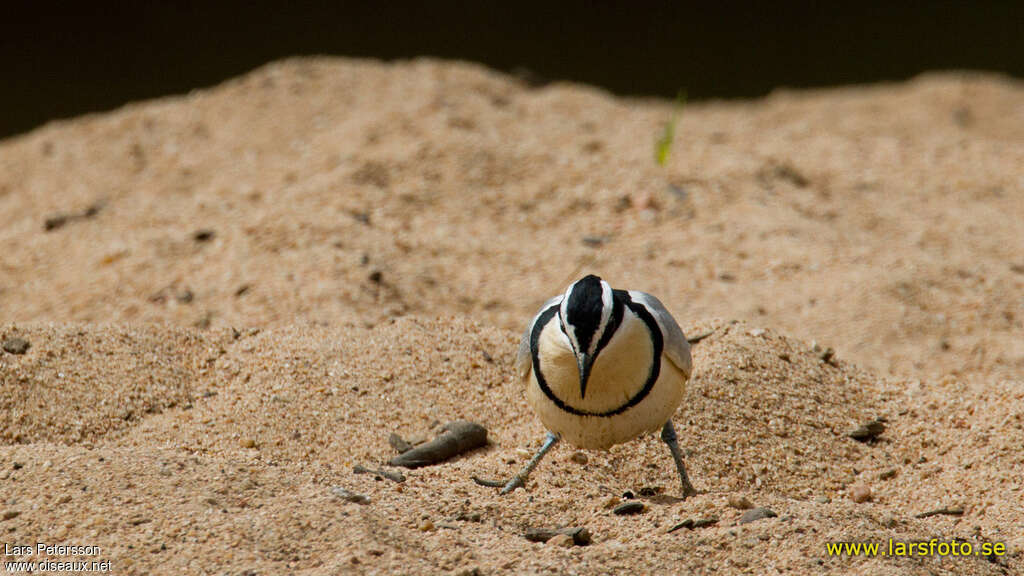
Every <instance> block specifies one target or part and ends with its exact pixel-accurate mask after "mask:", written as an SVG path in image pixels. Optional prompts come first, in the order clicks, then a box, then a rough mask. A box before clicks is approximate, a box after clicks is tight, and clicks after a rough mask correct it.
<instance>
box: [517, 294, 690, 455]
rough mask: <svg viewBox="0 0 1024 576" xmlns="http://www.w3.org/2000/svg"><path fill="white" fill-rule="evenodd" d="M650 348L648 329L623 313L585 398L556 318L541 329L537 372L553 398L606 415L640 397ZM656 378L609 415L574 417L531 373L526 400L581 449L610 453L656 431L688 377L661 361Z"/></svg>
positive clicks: (548, 424)
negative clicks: (646, 390) (643, 392)
mask: <svg viewBox="0 0 1024 576" xmlns="http://www.w3.org/2000/svg"><path fill="white" fill-rule="evenodd" d="M653 352H654V349H653V344H652V342H651V337H650V333H649V331H648V328H647V325H646V324H645V323H644V322H643V321H642V320H640V319H639V318H637V317H636V316H635V315H634V314H632V313H631V312H630V311H629V310H626V311H625V313H624V314H623V320H622V324H620V326H619V328H618V330H616V332H615V335H614V336H613V337H612V339H611V340H610V341H609V343H608V345H607V346H606V347H605V348H604V350H603V351H602V352H601V354H600V355H599V356H598V358H597V360H596V361H595V363H594V368H593V370H592V372H591V375H590V380H589V382H588V383H587V395H586V397H585V398H583V397H581V396H580V385H579V369H578V368H577V363H576V358H575V356H574V355H573V352H572V349H571V348H570V347H569V344H568V340H567V339H566V338H565V335H564V334H562V333H561V330H560V329H559V327H558V319H557V317H554V318H552V320H551V321H549V322H548V323H547V325H546V326H545V327H544V328H543V330H542V332H541V334H540V338H539V341H538V356H539V358H540V371H541V373H542V374H543V376H544V379H545V381H546V383H547V385H548V388H549V389H550V390H551V392H552V394H554V395H555V396H556V397H557V398H559V399H560V400H561V401H562V402H563V403H564V404H565V405H567V406H569V407H571V408H572V409H576V410H578V411H582V412H587V413H596V414H601V413H607V412H611V411H614V410H615V409H617V408H619V407H621V406H623V405H625V404H626V403H628V402H629V401H630V399H631V398H633V397H634V396H636V395H637V394H639V393H640V391H641V390H642V389H643V387H644V385H645V383H646V382H647V379H648V376H649V374H650V370H651V364H652V362H653V361H654V359H653V357H652V356H653ZM659 361H660V362H661V367H660V375H659V377H658V380H657V381H656V382H655V384H654V387H653V388H652V389H651V390H650V392H649V393H648V395H647V396H646V397H645V398H644V399H643V400H641V401H640V402H639V403H638V404H636V405H634V406H632V407H630V408H628V409H627V410H625V411H623V412H621V413H618V414H614V415H608V416H592V415H578V414H572V413H570V412H567V411H565V410H563V409H562V408H560V407H559V406H558V405H557V403H556V402H554V401H553V400H551V399H550V398H549V397H548V396H547V394H545V393H544V391H543V390H542V389H541V388H540V385H539V382H538V380H537V378H536V374H534V371H533V370H532V369H531V370H530V372H529V374H528V375H527V390H526V398H527V401H528V402H529V404H530V406H531V407H532V408H533V409H534V411H536V412H537V414H538V416H540V418H541V421H542V422H543V423H544V425H545V426H546V427H547V428H548V429H549V430H551V431H552V432H555V433H556V434H559V435H561V436H562V438H563V439H564V440H566V441H568V442H570V443H571V444H574V445H576V446H579V447H581V448H608V447H610V446H612V445H614V444H619V443H622V442H626V441H627V440H631V439H632V438H635V437H636V436H638V435H640V434H642V433H644V432H648V431H653V430H657V429H659V428H660V427H661V426H662V425H663V424H664V423H665V422H666V421H667V420H668V419H669V418H671V417H672V414H673V413H675V410H676V408H677V407H678V406H679V403H680V402H681V401H682V397H683V388H684V384H685V382H686V378H685V376H684V375H683V373H682V372H680V371H679V370H678V369H677V368H676V367H675V366H674V365H673V364H672V363H671V362H669V361H667V359H665V358H660V359H659Z"/></svg>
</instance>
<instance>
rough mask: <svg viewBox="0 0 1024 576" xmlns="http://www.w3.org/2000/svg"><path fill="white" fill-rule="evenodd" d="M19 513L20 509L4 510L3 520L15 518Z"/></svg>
mask: <svg viewBox="0 0 1024 576" xmlns="http://www.w3.org/2000/svg"><path fill="white" fill-rule="evenodd" d="M20 515H21V511H19V510H4V513H3V519H4V520H10V519H12V518H17V517H18V516H20Z"/></svg>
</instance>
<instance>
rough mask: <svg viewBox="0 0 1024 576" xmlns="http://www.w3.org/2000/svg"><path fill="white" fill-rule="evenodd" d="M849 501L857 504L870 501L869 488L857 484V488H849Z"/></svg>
mask: <svg viewBox="0 0 1024 576" xmlns="http://www.w3.org/2000/svg"><path fill="white" fill-rule="evenodd" d="M850 500H853V501H854V502H856V503H858V504H860V503H862V502H867V501H868V500H871V488H869V487H867V486H864V485H863V484H858V485H857V486H854V487H852V488H850Z"/></svg>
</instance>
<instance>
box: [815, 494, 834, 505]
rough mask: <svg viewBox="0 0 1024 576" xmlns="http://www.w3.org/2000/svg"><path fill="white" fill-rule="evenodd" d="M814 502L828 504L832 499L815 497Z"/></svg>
mask: <svg viewBox="0 0 1024 576" xmlns="http://www.w3.org/2000/svg"><path fill="white" fill-rule="evenodd" d="M814 501H815V502H817V503H818V504H828V503H829V502H831V501H832V499H831V498H829V497H828V496H815V497H814Z"/></svg>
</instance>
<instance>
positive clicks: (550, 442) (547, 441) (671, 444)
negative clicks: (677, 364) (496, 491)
mask: <svg viewBox="0 0 1024 576" xmlns="http://www.w3.org/2000/svg"><path fill="white" fill-rule="evenodd" d="M661 439H662V440H664V441H665V444H668V449H669V450H671V451H672V460H674V461H675V463H676V470H677V471H678V472H679V480H680V482H681V483H682V487H683V498H687V497H689V496H694V495H696V494H697V490H695V489H694V487H693V484H690V477H689V476H687V474H686V463H685V462H683V451H682V450H681V449H680V448H679V439H678V438H677V436H676V429H675V428H674V427H673V426H672V421H671V420H669V421H668V422H665V426H664V427H662V429H661ZM555 444H558V435H557V434H554V433H552V432H548V435H547V436H546V437H545V438H544V444H543V445H541V447H540V450H538V451H537V453H536V454H534V455H533V458H530V461H529V462H527V463H526V466H524V467H523V469H522V470H520V471H519V473H518V474H516V475H515V476H513V477H512V479H511V480H509V481H508V482H499V481H495V480H484V479H482V478H477V477H476V476H474V477H473V481H475V482H476V483H477V484H480V485H482V486H490V487H492V488H501V494H508V493H509V492H512V491H513V490H515V489H516V488H521V487H522V486H523V485H524V484H525V483H526V478H527V477H529V475H530V472H533V469H534V468H536V467H537V464H540V461H541V460H542V459H543V458H544V455H545V454H547V453H548V452H549V451H550V450H551V449H552V448H553V447H554V446H555Z"/></svg>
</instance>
